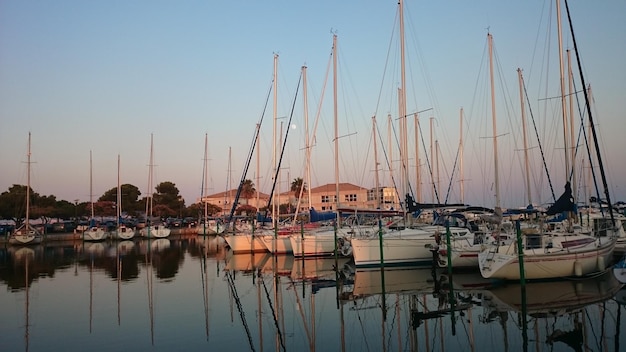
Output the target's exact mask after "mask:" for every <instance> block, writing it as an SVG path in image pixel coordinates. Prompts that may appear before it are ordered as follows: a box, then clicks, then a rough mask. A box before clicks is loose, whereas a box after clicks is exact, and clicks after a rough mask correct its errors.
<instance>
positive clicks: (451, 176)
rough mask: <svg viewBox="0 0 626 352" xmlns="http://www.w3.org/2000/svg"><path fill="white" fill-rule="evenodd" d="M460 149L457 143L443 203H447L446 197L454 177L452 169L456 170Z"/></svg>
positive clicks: (448, 194)
mask: <svg viewBox="0 0 626 352" xmlns="http://www.w3.org/2000/svg"><path fill="white" fill-rule="evenodd" d="M460 150H461V146H460V145H459V146H458V148H457V149H456V156H455V157H454V165H452V174H451V175H450V182H449V183H448V191H447V192H446V199H445V200H444V202H443V204H448V197H449V196H450V190H451V189H452V180H453V179H454V170H456V163H457V161H458V160H459V152H460Z"/></svg>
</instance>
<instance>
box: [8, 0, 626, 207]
mask: <svg viewBox="0 0 626 352" xmlns="http://www.w3.org/2000/svg"><path fill="white" fill-rule="evenodd" d="M397 8H398V6H397V1H395V0H386V1H383V0H379V1H371V0H368V1H358V2H355V1H329V0H321V1H308V2H303V1H274V0H270V1H82V0H76V1H67V0H61V1H44V0H41V1H21V0H20V1H14V0H2V1H0V165H2V171H1V173H0V191H5V190H7V189H8V187H10V186H11V185H12V184H15V183H17V184H26V166H25V164H24V161H25V160H26V156H25V154H26V149H27V136H28V132H29V131H30V132H32V136H33V137H32V138H33V141H32V160H33V161H34V162H35V164H33V171H32V182H31V186H32V187H33V188H34V190H35V191H36V192H38V193H40V194H43V195H50V194H53V195H56V196H57V198H58V199H65V200H69V201H73V200H74V199H79V200H81V201H87V200H88V199H89V151H90V150H91V151H92V152H93V189H94V195H95V196H96V197H98V196H100V195H101V194H102V193H103V192H105V191H106V190H108V189H110V188H113V187H115V186H116V182H117V166H116V165H117V164H116V163H117V155H118V154H120V156H121V160H122V169H121V178H122V183H131V184H134V185H136V186H137V187H139V188H140V189H141V190H142V192H146V188H147V176H148V167H147V165H148V160H149V151H150V134H151V133H154V162H155V164H156V165H157V166H156V167H155V183H159V182H163V181H172V182H174V183H175V184H176V186H177V187H178V188H179V190H180V191H181V194H182V196H183V197H184V198H185V200H186V203H187V204H190V203H191V202H194V201H195V200H196V199H197V198H198V197H199V196H200V192H201V177H202V168H203V153H204V135H205V133H207V134H208V138H209V158H210V165H209V167H210V171H209V172H210V176H211V180H210V184H209V186H210V188H211V189H210V190H209V193H215V192H220V191H223V190H225V189H226V187H227V182H228V180H229V179H230V180H231V181H230V182H232V183H233V184H237V183H238V181H239V179H240V177H241V173H242V171H243V170H242V168H243V164H244V162H245V158H246V156H247V154H248V150H249V148H250V144H251V141H252V136H253V132H254V128H255V124H256V123H257V122H258V121H259V119H260V117H261V114H262V112H263V106H264V104H265V100H266V95H267V91H268V88H269V86H270V82H271V78H272V75H273V55H274V53H278V54H279V65H278V66H279V70H278V77H279V78H278V86H279V88H278V101H279V102H278V104H277V107H276V110H277V116H278V117H286V116H289V114H290V111H291V107H292V101H293V99H294V95H295V90H296V85H297V82H298V77H299V75H300V67H301V66H302V65H303V64H306V65H307V67H308V71H307V78H308V81H309V82H308V83H309V84H308V87H307V90H308V94H307V95H308V102H309V118H310V124H311V125H313V120H314V118H315V115H316V111H317V105H318V104H319V102H320V100H321V95H322V87H323V84H324V80H325V79H326V77H327V76H326V67H327V65H328V62H329V56H330V52H331V47H332V34H331V31H333V32H335V33H337V35H338V41H339V45H338V48H339V55H338V59H339V70H338V71H339V72H338V77H339V78H338V79H339V90H340V92H339V94H338V96H339V108H338V110H339V118H340V123H339V129H340V132H339V134H340V135H342V136H344V135H346V136H347V137H342V138H341V139H340V140H341V147H340V155H341V167H340V169H341V172H340V179H341V181H342V182H352V183H357V184H361V185H364V186H368V187H370V186H373V174H374V173H373V172H372V170H373V169H374V167H373V152H372V148H371V147H368V145H369V144H370V141H371V117H372V116H374V115H376V116H377V119H378V123H379V127H380V128H381V133H382V135H381V136H382V137H383V138H385V139H386V138H387V132H386V131H387V125H386V119H387V114H388V113H391V114H394V115H395V114H397V98H396V97H395V96H394V94H395V91H396V89H397V88H398V86H399V82H400V78H399V73H398V72H399V71H398V67H399V63H398V61H399V59H398V57H399V55H398V52H397V51H398V50H397V36H398V29H397V22H396V16H397ZM553 8H554V1H540V0H531V1H515V2H513V1H414V0H407V1H406V2H405V17H406V19H405V21H406V22H405V27H406V29H405V32H406V38H407V39H406V43H407V44H406V46H407V59H408V62H407V71H406V73H407V96H408V97H407V110H408V112H409V113H412V112H415V111H422V110H427V111H426V112H424V113H423V114H421V115H420V118H421V121H422V124H423V125H422V133H423V136H424V138H425V139H426V140H425V143H426V144H425V145H426V147H427V148H428V146H429V143H430V142H429V140H430V138H429V133H430V132H429V126H428V121H429V119H428V118H429V117H434V118H435V120H434V121H436V123H434V128H435V132H434V135H435V136H436V138H437V140H438V143H439V145H440V149H441V160H440V170H441V171H440V174H441V175H442V176H441V177H440V178H441V179H442V180H445V181H442V183H441V186H442V187H444V188H446V187H447V184H448V182H449V181H448V180H449V179H450V177H451V176H450V174H451V173H452V169H453V165H454V163H455V160H454V157H455V155H456V150H457V145H458V139H459V109H460V108H461V107H463V108H464V111H465V115H466V127H465V129H466V134H465V135H464V138H465V139H466V141H465V145H466V147H465V149H464V153H465V158H464V172H465V178H466V179H467V181H466V183H465V198H466V201H467V202H471V203H474V204H479V205H485V206H493V194H492V193H493V186H492V185H493V179H494V176H493V171H492V170H493V167H492V166H491V165H492V164H493V161H492V160H493V158H492V156H491V155H492V154H491V153H492V152H491V140H489V139H488V138H484V137H486V136H489V135H491V133H492V131H491V115H490V112H489V111H490V110H488V109H487V110H485V108H484V107H485V106H488V104H489V103H488V101H489V100H488V99H489V97H488V93H487V94H485V93H486V91H485V86H484V82H486V81H485V79H488V78H485V77H487V76H488V71H486V57H485V47H486V36H487V28H489V31H490V33H492V34H493V37H494V43H495V48H496V58H497V66H496V71H497V73H498V75H499V77H497V78H496V81H497V84H498V85H499V86H501V87H503V88H498V92H497V93H496V95H498V97H497V98H496V99H497V101H498V103H497V106H498V108H497V109H498V110H499V112H498V134H501V135H503V137H500V138H499V149H500V150H499V153H500V158H499V159H500V169H501V171H500V178H501V187H500V188H501V189H500V192H501V194H502V198H503V205H504V206H520V205H524V204H523V203H524V195H525V193H524V187H523V181H522V179H521V178H520V175H521V174H522V168H521V162H520V155H521V153H520V151H519V150H520V148H521V147H522V145H521V139H520V137H519V136H520V130H521V127H519V116H520V112H519V110H520V104H519V93H518V83H517V73H516V70H517V68H522V69H523V70H524V74H525V80H526V84H527V89H528V94H529V97H530V100H531V104H532V105H533V114H534V116H535V118H536V119H537V121H538V122H537V124H538V128H539V129H540V134H541V136H542V138H544V139H546V141H545V142H543V143H545V144H544V145H543V147H544V148H545V149H546V150H547V154H548V158H549V159H548V163H549V165H550V168H551V169H552V172H554V174H553V175H552V178H553V183H554V187H555V193H557V195H556V196H557V197H558V195H559V194H560V193H561V191H562V189H563V177H564V176H563V172H562V165H563V163H564V162H563V160H562V159H563V158H562V154H563V151H562V148H563V146H562V137H561V136H562V132H561V131H560V130H559V129H560V128H561V127H560V125H559V123H560V122H559V119H560V117H559V116H560V115H559V112H558V111H554V110H555V109H556V110H558V109H560V105H559V104H556V103H554V100H552V99H551V100H549V103H547V104H546V101H545V100H541V99H543V98H546V97H554V96H556V95H558V94H559V91H558V88H559V85H558V69H559V68H558V62H557V61H556V58H557V45H556V39H555V38H556V37H555V34H554V33H555V29H554V28H555V27H556V22H555V20H554V15H553V12H551V11H553ZM570 8H571V11H572V17H573V21H574V27H575V30H576V36H577V42H578V46H579V49H580V51H581V59H582V62H583V67H584V70H585V71H584V72H585V80H586V82H587V83H588V84H590V85H591V86H592V90H593V96H594V99H595V103H594V105H593V109H594V114H595V116H594V117H595V119H596V123H597V124H598V128H599V133H600V135H601V138H602V142H601V143H602V146H603V148H604V150H603V153H604V154H603V156H604V162H605V165H606V168H607V171H608V173H609V183H610V186H611V191H612V192H613V193H612V197H613V198H614V200H619V199H622V200H624V199H625V198H626V166H625V165H624V160H623V154H622V153H623V152H624V151H625V150H626V138H624V136H625V134H624V133H625V132H626V123H625V122H624V118H623V114H624V112H623V111H624V109H623V106H622V105H623V103H624V96H625V93H626V71H625V70H624V67H623V65H624V62H625V61H626V40H625V39H624V38H626V21H624V18H623V16H624V15H625V14H626V2H624V1H622V0H607V1H601V2H590V1H583V0H572V1H570ZM563 12H565V8H564V6H563ZM549 21H551V22H549ZM548 38H549V41H548ZM570 38H571V36H570V35H569V31H566V32H565V34H564V46H565V47H566V48H572V47H573V46H572V42H571V39H570ZM575 76H576V77H577V78H576V79H577V82H576V84H577V88H578V89H580V81H579V79H578V73H577V72H576V73H575ZM331 78H332V77H329V79H331ZM487 88H488V86H487ZM500 92H504V93H503V94H501V93H500ZM301 93H302V91H300V94H299V95H298V97H297V102H296V107H295V114H294V117H293V119H294V120H293V122H292V124H293V125H295V129H292V130H291V132H290V135H289V139H288V145H289V149H288V152H286V155H285V159H284V164H283V167H284V171H283V176H282V180H283V189H286V188H287V187H288V186H287V183H288V180H289V179H293V178H295V177H304V172H303V154H304V152H303V151H302V149H301V148H302V147H303V145H304V137H303V131H304V129H303V122H302V121H303V113H302V110H303V109H302V94H301ZM581 98H582V96H581ZM500 111H501V112H500ZM272 113H273V104H272V100H271V99H270V101H269V104H268V107H267V111H266V114H265V120H264V121H263V125H262V133H261V145H262V147H261V148H260V150H261V153H262V156H261V166H260V167H259V168H260V170H261V171H260V176H261V177H262V178H261V180H260V182H258V184H257V188H258V189H260V190H261V191H263V192H269V190H270V188H271V184H270V182H269V181H270V179H271V176H270V172H271V150H272V149H271V146H270V145H271V142H272ZM527 114H528V111H527ZM320 116H321V117H320V122H319V125H318V129H317V132H316V133H317V143H316V148H315V149H314V151H313V157H312V167H313V169H314V171H313V177H312V180H311V186H318V185H322V184H326V183H332V182H334V179H335V177H334V169H333V149H332V136H333V115H332V80H329V81H328V83H327V86H326V91H325V95H324V99H323V103H322V113H321V115H320ZM280 121H283V123H284V124H285V126H286V123H287V121H286V119H280ZM279 123H280V122H279ZM409 128H410V129H412V128H413V127H412V123H411V124H409ZM285 129H286V127H285ZM529 133H533V134H532V135H531V138H533V139H532V141H531V142H530V144H531V146H532V147H533V149H531V151H532V154H533V158H534V161H533V164H534V166H533V174H534V175H535V176H534V180H533V185H534V186H533V188H535V189H534V190H533V193H534V194H535V199H534V201H535V203H541V202H546V201H550V198H551V196H550V195H549V190H548V188H547V184H546V181H545V176H541V175H543V174H545V173H544V172H543V171H542V169H541V168H540V165H541V164H540V161H539V159H538V155H539V154H538V148H537V142H536V138H534V132H532V131H529ZM410 134H411V136H412V135H413V132H412V130H411V132H410ZM382 144H383V145H382V146H381V147H380V148H381V149H382V147H383V146H384V147H385V148H386V149H387V147H388V145H389V144H388V142H387V141H386V140H385V141H383V142H382ZM410 144H411V147H410V148H413V147H412V144H413V143H412V142H411V143H410ZM229 148H231V151H232V157H231V158H230V162H229V157H228V156H229ZM420 148H421V151H420V153H424V148H422V147H421V146H420ZM378 152H379V159H382V156H381V155H382V153H383V152H382V150H379V151H378ZM397 155H398V152H397V151H394V155H393V157H392V158H394V159H396V158H397ZM412 158H413V157H412ZM424 158H425V157H424V156H423V155H422V156H420V160H421V162H422V163H424ZM255 161H256V157H255V159H253V163H252V167H251V170H250V172H249V174H248V178H251V179H253V181H255V183H256V163H255ZM381 162H382V161H381ZM412 163H413V164H415V162H414V161H412ZM229 165H230V167H229ZM382 168H386V167H382ZM228 170H230V177H229V172H228ZM456 172H457V171H455V173H456ZM423 173H424V176H423V177H427V176H426V175H425V173H426V171H424V172H423ZM385 177H387V179H384V178H385ZM381 179H383V180H384V181H383V182H384V183H387V184H388V183H389V181H388V176H383V175H381ZM453 179H454V181H453V184H454V185H455V189H454V191H453V193H452V195H451V196H450V198H451V199H450V200H452V201H458V198H459V192H460V191H459V190H458V182H457V179H458V177H457V176H456V175H455V176H454V178H453ZM233 187H234V186H233ZM414 187H415V186H414ZM423 192H424V194H426V195H429V194H430V193H429V192H428V186H427V185H425V186H423ZM441 192H442V193H445V190H444V191H441ZM537 198H539V199H537ZM427 200H429V199H425V201H427Z"/></svg>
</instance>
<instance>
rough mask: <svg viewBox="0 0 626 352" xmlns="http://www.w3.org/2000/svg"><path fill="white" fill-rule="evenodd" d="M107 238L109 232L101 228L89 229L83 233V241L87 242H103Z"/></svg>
mask: <svg viewBox="0 0 626 352" xmlns="http://www.w3.org/2000/svg"><path fill="white" fill-rule="evenodd" d="M107 238H109V232H108V231H106V230H104V229H102V228H93V227H92V228H89V229H88V230H87V231H85V232H84V233H83V240H84V241H89V242H98V241H104V240H106V239H107Z"/></svg>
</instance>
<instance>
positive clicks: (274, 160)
mask: <svg viewBox="0 0 626 352" xmlns="http://www.w3.org/2000/svg"><path fill="white" fill-rule="evenodd" d="M277 101H278V54H274V112H273V118H272V120H273V121H274V123H273V126H274V127H273V128H272V167H273V170H274V175H276V174H277V173H276V172H277V170H276V167H277V166H276V165H277V164H278V160H277V159H278V158H277V156H276V153H277V148H276V139H277V138H276V127H277V125H276V124H277V119H278V116H277V113H278V110H277V109H278V107H277ZM272 181H274V182H276V180H272ZM275 192H276V191H274V193H275ZM275 196H276V194H274V195H273V198H274V199H276V197H275ZM278 208H279V205H278V204H277V202H276V200H274V201H273V202H272V227H273V228H276V226H277V217H276V215H277V214H278Z"/></svg>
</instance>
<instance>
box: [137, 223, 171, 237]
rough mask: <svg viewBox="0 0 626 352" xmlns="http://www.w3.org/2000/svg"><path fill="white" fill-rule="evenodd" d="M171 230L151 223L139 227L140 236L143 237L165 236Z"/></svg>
mask: <svg viewBox="0 0 626 352" xmlns="http://www.w3.org/2000/svg"><path fill="white" fill-rule="evenodd" d="M171 232H172V231H171V230H170V229H168V228H167V227H165V226H163V225H152V226H148V227H144V228H143V229H141V231H140V234H141V237H145V238H166V237H168V236H169V235H170V233H171Z"/></svg>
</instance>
